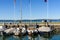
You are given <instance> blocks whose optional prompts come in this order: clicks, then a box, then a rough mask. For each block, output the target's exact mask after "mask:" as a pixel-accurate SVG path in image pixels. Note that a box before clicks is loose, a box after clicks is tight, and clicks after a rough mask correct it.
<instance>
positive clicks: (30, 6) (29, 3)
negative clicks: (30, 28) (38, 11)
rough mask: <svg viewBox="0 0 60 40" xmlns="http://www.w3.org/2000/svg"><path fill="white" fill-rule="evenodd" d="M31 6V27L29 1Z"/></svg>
mask: <svg viewBox="0 0 60 40" xmlns="http://www.w3.org/2000/svg"><path fill="white" fill-rule="evenodd" d="M29 5H30V23H29V25H31V0H29Z"/></svg>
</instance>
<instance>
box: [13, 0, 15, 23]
mask: <svg viewBox="0 0 60 40" xmlns="http://www.w3.org/2000/svg"><path fill="white" fill-rule="evenodd" d="M15 8H16V0H14V19H13V20H14V23H15Z"/></svg>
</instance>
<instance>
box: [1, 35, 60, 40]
mask: <svg viewBox="0 0 60 40" xmlns="http://www.w3.org/2000/svg"><path fill="white" fill-rule="evenodd" d="M0 40H60V34H58V35H53V36H51V37H47V38H46V37H44V36H40V35H37V36H22V37H18V36H0Z"/></svg>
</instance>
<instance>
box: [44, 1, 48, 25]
mask: <svg viewBox="0 0 60 40" xmlns="http://www.w3.org/2000/svg"><path fill="white" fill-rule="evenodd" d="M44 2H45V3H46V5H47V9H46V11H47V20H45V21H46V24H45V25H46V26H48V0H44Z"/></svg>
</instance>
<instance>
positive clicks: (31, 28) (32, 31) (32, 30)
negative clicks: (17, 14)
mask: <svg viewBox="0 0 60 40" xmlns="http://www.w3.org/2000/svg"><path fill="white" fill-rule="evenodd" d="M29 5H30V16H31V0H29ZM27 32H28V35H33V34H35V35H36V34H37V33H38V31H37V29H36V27H35V26H32V24H31V19H30V22H29V27H28V28H27Z"/></svg>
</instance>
